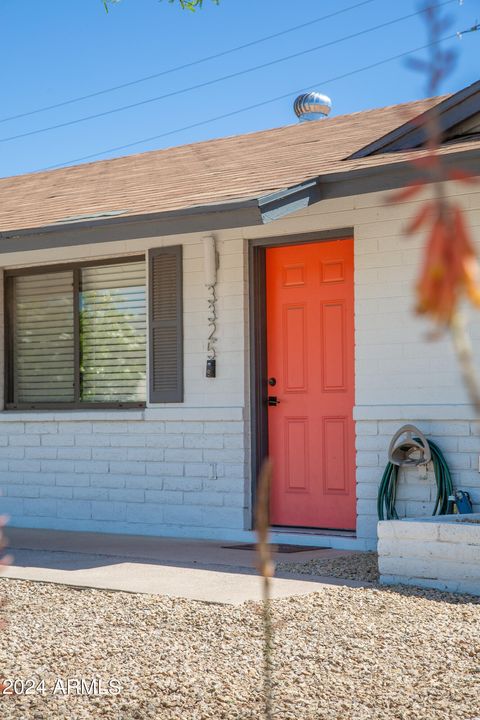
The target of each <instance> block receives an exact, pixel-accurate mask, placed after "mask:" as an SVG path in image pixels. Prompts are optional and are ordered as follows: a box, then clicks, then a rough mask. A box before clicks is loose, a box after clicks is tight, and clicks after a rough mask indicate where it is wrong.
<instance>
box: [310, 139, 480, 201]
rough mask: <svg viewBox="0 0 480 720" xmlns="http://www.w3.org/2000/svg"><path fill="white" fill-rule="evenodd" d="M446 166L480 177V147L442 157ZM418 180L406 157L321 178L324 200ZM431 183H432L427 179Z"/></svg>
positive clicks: (390, 188) (396, 187)
mask: <svg viewBox="0 0 480 720" xmlns="http://www.w3.org/2000/svg"><path fill="white" fill-rule="evenodd" d="M442 161H443V162H444V164H445V166H446V167H454V168H456V169H461V170H465V171H466V172H469V173H471V174H472V175H473V176H479V175H480V170H479V161H480V147H479V148H475V149H471V150H469V151H463V152H461V151H460V152H452V153H449V154H448V155H444V156H443V158H442ZM416 179H418V170H417V168H415V166H413V165H412V163H411V161H409V160H403V161H400V162H393V163H388V165H387V164H384V165H375V166H373V167H363V168H357V169H352V170H346V171H343V172H338V173H332V174H330V175H324V176H323V177H319V178H318V185H319V190H320V195H321V198H322V200H330V199H332V198H341V197H349V196H351V195H364V194H366V193H373V192H381V191H386V190H396V189H398V188H402V187H405V185H407V184H408V183H409V182H412V180H416ZM426 181H427V182H430V181H429V180H428V178H426Z"/></svg>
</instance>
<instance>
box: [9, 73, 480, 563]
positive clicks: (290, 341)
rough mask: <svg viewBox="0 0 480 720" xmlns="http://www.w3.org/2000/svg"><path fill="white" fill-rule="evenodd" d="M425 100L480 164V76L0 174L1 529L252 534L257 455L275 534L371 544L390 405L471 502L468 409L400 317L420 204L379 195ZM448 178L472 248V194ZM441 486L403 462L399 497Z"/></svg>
mask: <svg viewBox="0 0 480 720" xmlns="http://www.w3.org/2000/svg"><path fill="white" fill-rule="evenodd" d="M433 106H436V107H437V110H438V113H439V117H440V121H441V123H442V128H443V131H444V137H445V142H444V144H443V146H442V149H441V154H442V156H443V158H444V162H445V163H447V164H450V165H452V166H455V167H457V166H460V167H462V168H464V169H466V170H468V171H470V172H473V173H474V174H476V175H480V83H476V84H474V85H472V86H470V87H468V88H466V89H464V90H462V91H460V92H459V93H457V94H455V95H452V96H448V97H444V98H434V99H431V100H426V101H421V102H412V103H408V104H406V105H401V106H395V107H389V108H381V109H378V110H371V111H366V112H361V113H355V114H353V115H347V116H339V117H332V118H328V119H324V120H319V121H316V122H310V123H304V124H298V125H292V126H289V127H284V128H278V129H274V130H269V131H265V132H259V133H254V134H251V135H245V136H239V137H232V138H225V139H220V140H214V141H209V142H203V143H198V144H194V145H189V146H184V147H177V148H171V149H167V150H162V151H155V152H150V153H145V154H142V155H135V156H130V157H124V158H119V159H114V160H106V161H101V162H96V163H91V164H87V165H79V166H74V167H69V168H66V169H59V170H53V171H50V172H45V173H36V174H32V175H26V176H21V177H14V178H7V179H3V180H0V231H1V232H0V265H1V267H2V268H3V273H2V278H3V285H4V293H3V295H2V296H3V300H4V308H3V311H2V313H1V317H2V326H1V335H0V342H1V343H2V345H3V349H4V351H3V353H2V355H3V357H4V364H5V383H4V385H3V387H2V392H3V398H2V407H3V410H2V411H1V412H0V485H1V490H2V497H1V498H0V510H1V512H3V513H7V514H8V515H9V516H10V524H11V525H14V526H18V527H30V528H50V529H63V530H83V531H97V532H113V533H130V534H137V535H158V536H176V537H189V538H212V539H218V538H220V539H224V540H235V541H242V540H250V539H251V538H252V527H253V519H252V508H253V504H254V500H255V487H256V481H255V478H256V474H257V471H258V468H259V465H260V462H261V460H262V458H263V457H265V455H267V454H268V453H269V454H270V455H271V457H272V458H273V462H274V479H273V488H272V503H271V516H272V517H271V519H272V537H273V538H274V539H275V540H278V541H282V542H295V543H298V542H302V543H305V544H312V545H318V544H322V545H329V546H332V547H338V548H356V549H367V548H372V547H374V546H375V543H376V493H377V488H378V483H379V480H380V478H381V475H382V472H383V467H384V465H385V462H386V450H387V448H388V444H389V441H390V438H391V436H392V435H393V433H394V432H395V431H396V430H397V429H398V427H399V426H400V425H402V424H404V423H405V422H412V423H415V424H416V425H418V426H419V427H420V429H421V430H423V431H424V432H425V433H426V434H427V435H429V436H430V437H433V438H434V439H435V440H436V442H437V443H438V444H439V445H440V447H441V449H442V450H443V451H444V453H445V455H446V458H447V461H448V463H449V465H450V467H451V470H452V473H453V478H454V482H455V484H456V486H457V487H459V488H462V489H466V490H468V491H469V492H470V493H471V495H472V498H473V500H474V502H475V504H476V506H477V507H476V509H477V511H478V509H480V475H479V455H480V424H479V423H477V422H476V421H475V419H474V417H473V415H472V411H471V409H470V406H469V403H468V399H467V397H466V393H465V391H464V389H463V386H462V383H461V380H460V376H459V371H458V368H457V364H456V361H455V358H454V356H453V353H452V350H451V347H450V343H449V340H448V338H443V339H441V340H439V341H436V342H429V343H428V342H426V341H425V335H426V332H427V330H428V325H427V324H426V322H425V321H424V320H421V319H419V318H418V317H416V316H415V315H414V314H413V313H412V312H411V306H412V304H413V295H412V290H413V287H412V286H413V282H414V278H415V276H416V272H417V269H418V265H419V260H420V253H421V247H422V243H423V238H422V237H421V236H415V237H414V238H411V239H408V240H407V239H405V237H404V235H403V228H404V226H405V222H406V220H407V219H408V218H410V217H411V216H412V214H413V212H414V210H415V207H417V203H418V200H415V201H411V202H403V203H400V204H394V205H393V204H388V203H386V197H387V195H388V192H389V191H391V190H393V189H395V188H399V187H403V186H404V185H405V184H406V183H407V182H409V180H410V179H411V178H412V175H413V173H414V170H413V169H412V165H411V160H412V159H413V158H415V157H419V156H421V154H422V153H423V152H424V151H423V150H422V149H419V145H420V144H421V142H422V140H423V139H424V138H422V136H421V135H422V128H421V125H420V124H419V123H418V121H417V119H418V117H419V116H421V115H422V113H425V112H428V111H429V109H431V108H432V107H433ZM447 190H448V193H449V194H450V195H451V196H453V195H454V196H455V197H456V198H458V199H459V200H460V201H461V203H462V205H463V207H464V208H465V211H466V214H467V218H468V221H469V223H470V226H471V228H472V232H473V234H474V238H475V240H476V241H477V243H480V189H479V188H478V187H475V186H474V185H470V186H465V185H462V186H461V185H459V184H458V183H449V184H448V187H447ZM206 283H207V284H206ZM207 285H208V286H207ZM472 334H473V338H474V341H475V344H476V343H477V341H479V340H480V322H479V320H478V318H475V317H473V318H472ZM213 358H214V359H215V367H213V366H212V363H209V369H208V373H207V372H206V368H207V366H206V363H207V360H208V359H213ZM207 374H209V375H214V376H210V377H207ZM434 494H435V488H434V481H433V477H432V473H431V471H429V470H428V471H425V470H422V471H419V470H411V471H408V473H405V474H404V476H403V478H402V482H401V484H400V488H399V495H398V499H399V502H398V506H399V512H400V514H402V513H404V514H407V515H422V514H428V513H429V512H431V509H432V507H433V503H432V500H433V498H434Z"/></svg>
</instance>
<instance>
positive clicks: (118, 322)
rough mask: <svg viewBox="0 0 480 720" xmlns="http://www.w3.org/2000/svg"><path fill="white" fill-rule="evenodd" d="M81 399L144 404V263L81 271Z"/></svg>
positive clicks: (102, 266) (89, 268)
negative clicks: (141, 402)
mask: <svg viewBox="0 0 480 720" xmlns="http://www.w3.org/2000/svg"><path fill="white" fill-rule="evenodd" d="M80 288H81V289H80V352H81V366H80V377H81V386H80V392H81V399H82V400H84V401H85V402H100V403H102V402H122V401H129V402H132V401H142V400H145V393H146V388H145V367H146V305H145V262H144V261H141V262H136V263H125V264H122V265H119V264H117V265H101V266H99V267H88V268H84V269H82V271H81V280H80Z"/></svg>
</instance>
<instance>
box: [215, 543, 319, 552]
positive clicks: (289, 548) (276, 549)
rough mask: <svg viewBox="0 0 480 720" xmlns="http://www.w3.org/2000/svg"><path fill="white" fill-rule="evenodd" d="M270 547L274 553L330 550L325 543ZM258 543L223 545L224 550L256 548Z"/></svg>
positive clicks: (274, 545)
mask: <svg viewBox="0 0 480 720" xmlns="http://www.w3.org/2000/svg"><path fill="white" fill-rule="evenodd" d="M269 548H270V550H271V551H272V552H274V553H300V552H311V551H312V550H329V549H330V548H328V547H326V546H325V545H316V546H315V547H313V546H311V545H286V544H284V543H280V544H279V545H277V544H270V545H269ZM256 549H257V545H256V543H242V544H241V545H222V550H256Z"/></svg>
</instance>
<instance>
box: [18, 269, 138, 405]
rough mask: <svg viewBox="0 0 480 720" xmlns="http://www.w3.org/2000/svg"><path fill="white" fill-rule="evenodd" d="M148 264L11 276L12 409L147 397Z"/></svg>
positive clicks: (126, 401)
mask: <svg viewBox="0 0 480 720" xmlns="http://www.w3.org/2000/svg"><path fill="white" fill-rule="evenodd" d="M145 277H146V263H145V260H144V259H143V258H142V259H135V260H131V261H122V262H116V263H109V264H107V263H104V264H96V265H93V264H90V263H89V264H86V265H85V266H83V267H74V268H72V269H67V270H64V269H62V271H53V270H48V271H45V272H38V273H37V272H34V273H30V272H29V273H28V274H24V275H22V274H21V272H18V273H17V272H13V273H11V274H7V320H8V324H7V328H8V333H7V336H8V356H7V357H8V360H7V363H8V366H7V375H8V383H7V397H8V405H9V406H10V407H32V408H34V407H44V406H52V405H54V406H57V405H65V406H70V407H79V406H84V407H85V406H87V405H90V406H93V405H95V404H97V405H121V406H124V405H128V404H129V403H130V404H134V405H137V406H138V405H139V404H140V405H141V404H143V403H144V402H145V400H146V380H145V378H146V333H147V327H146V289H145V285H146V282H145Z"/></svg>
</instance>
